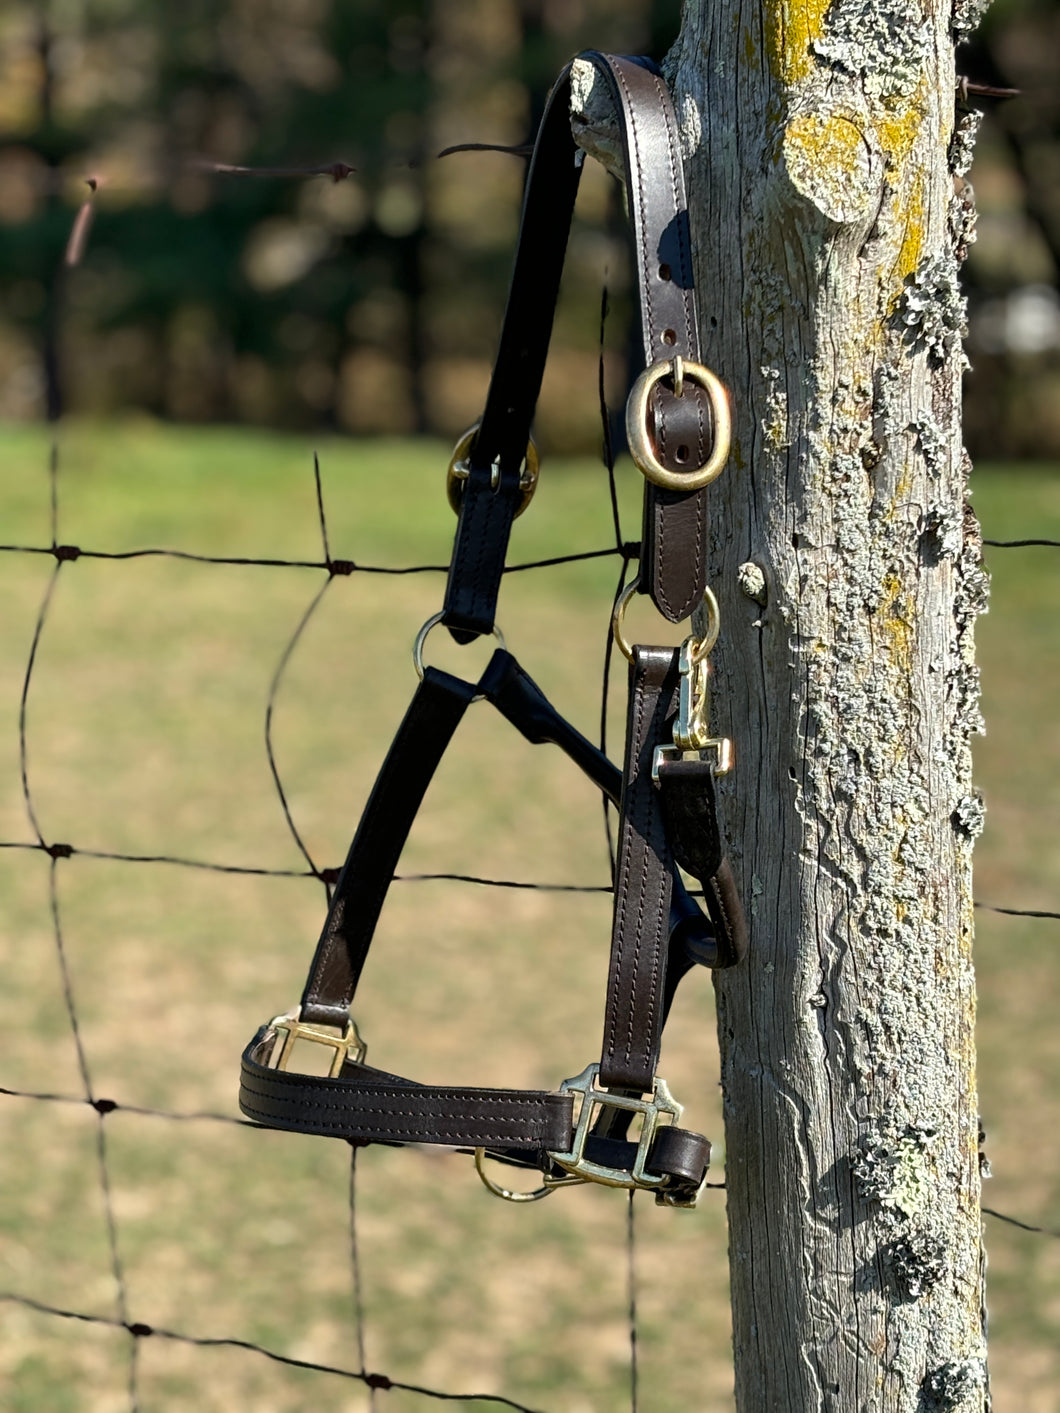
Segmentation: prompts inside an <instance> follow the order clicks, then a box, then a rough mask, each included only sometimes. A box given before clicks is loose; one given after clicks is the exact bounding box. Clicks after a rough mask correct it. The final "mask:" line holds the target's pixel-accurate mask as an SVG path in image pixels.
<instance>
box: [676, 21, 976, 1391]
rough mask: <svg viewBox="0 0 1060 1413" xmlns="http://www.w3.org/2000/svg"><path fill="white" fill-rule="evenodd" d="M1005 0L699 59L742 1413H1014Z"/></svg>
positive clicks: (731, 1200)
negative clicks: (993, 1332)
mask: <svg viewBox="0 0 1060 1413" xmlns="http://www.w3.org/2000/svg"><path fill="white" fill-rule="evenodd" d="M977 9H978V7H977V5H976V0H971V2H970V3H966V4H964V5H963V7H962V6H961V4H960V0H958V12H957V13H956V14H955V13H952V12H951V9H950V5H949V4H948V3H946V4H940V3H938V2H937V0H928V3H927V7H926V9H921V6H920V4H919V3H918V2H917V0H833V3H832V4H831V5H828V4H827V3H825V0H810V3H807V4H805V5H803V4H795V3H793V0H711V3H710V4H707V3H705V0H688V3H687V4H686V7H685V14H684V21H683V28H682V32H681V35H680V38H679V40H678V42H677V44H676V45H675V47H674V49H673V51H672V52H671V55H670V56H669V60H668V75H669V77H670V79H671V86H672V88H673V91H674V97H675V104H676V107H677V112H678V117H679V120H680V122H681V124H682V130H683V137H684V140H685V143H686V153H687V171H688V178H689V182H690V203H691V213H692V231H693V241H694V245H695V247H696V260H697V278H698V290H699V300H700V303H699V310H700V319H701V325H702V330H701V332H702V337H703V346H704V349H705V359H706V361H707V362H709V363H710V364H711V365H712V366H713V367H714V369H715V370H716V371H717V372H718V373H719V374H720V375H721V376H722V377H723V378H724V379H725V380H726V382H727V383H728V385H729V387H730V388H731V390H732V393H733V401H734V408H735V429H736V434H735V441H734V451H733V456H732V460H731V462H730V465H729V468H728V470H727V471H726V473H725V475H724V476H723V477H722V479H721V480H720V481H719V483H718V486H717V489H716V491H715V492H713V505H712V512H713V513H712V522H713V528H712V555H713V558H712V571H711V582H712V583H713V585H714V588H715V591H716V593H717V596H718V598H719V600H720V602H721V609H722V633H721V640H720V643H719V646H718V648H717V649H716V651H715V654H714V659H713V660H714V679H713V681H714V685H713V703H712V707H713V721H712V724H713V726H714V728H715V729H716V730H719V731H722V732H724V733H725V734H727V735H730V736H731V737H732V738H733V740H734V742H735V745H736V752H737V758H736V760H737V763H736V769H735V771H734V773H733V774H732V775H731V776H730V777H728V778H727V779H726V781H725V782H724V783H723V789H724V792H725V793H724V798H723V808H724V813H725V817H726V822H727V826H728V832H729V837H730V842H731V848H732V854H733V857H734V861H735V863H736V866H737V869H738V873H739V876H740V878H741V882H742V890H743V896H744V898H745V900H746V902H747V904H748V906H749V910H750V913H751V929H752V941H751V955H750V959H749V961H748V963H747V964H746V965H744V966H742V967H740V968H739V969H737V970H736V971H734V972H733V973H731V974H730V973H723V974H721V975H719V977H718V980H717V996H718V1033H719V1037H720V1044H721V1051H722V1059H723V1087H724V1099H725V1123H726V1129H725V1133H726V1165H725V1171H726V1181H727V1186H728V1194H727V1201H728V1211H729V1223H730V1256H731V1280H732V1307H733V1319H734V1345H735V1362H736V1404H737V1408H738V1409H739V1410H740V1413H766V1410H778V1411H779V1410H783V1413H803V1410H811V1409H813V1410H825V1409H828V1410H841V1413H855V1410H857V1413H862V1410H865V1413H868V1410H873V1413H891V1411H892V1410H894V1413H897V1411H898V1410H901V1413H958V1410H959V1413H970V1410H983V1409H986V1408H988V1407H989V1392H988V1383H987V1373H986V1358H985V1339H984V1328H983V1318H982V1285H981V1269H982V1245H981V1224H980V1214H979V1166H978V1143H977V1135H978V1116H977V1102H976V1090H975V1072H974V1041H973V1026H974V1013H975V991H974V978H973V971H972V957H971V950H972V894H971V851H972V843H973V839H974V837H975V836H976V835H977V834H978V832H979V830H980V828H981V823H982V804H981V801H980V800H979V798H978V796H977V795H976V793H975V791H974V790H973V787H972V781H971V756H970V750H969V734H970V733H971V732H973V731H976V730H978V729H980V717H979V712H978V705H977V696H978V684H977V669H976V667H975V665H974V653H973V644H972V632H973V625H974V621H975V617H976V615H977V614H978V613H980V612H982V611H983V609H984V607H985V599H986V579H985V576H984V573H983V570H982V568H981V564H980V554H979V538H978V529H977V525H976V522H975V519H974V516H972V515H971V512H970V511H969V510H967V509H966V504H965V493H966V480H967V469H968V468H967V458H966V457H965V456H964V454H963V451H962V445H961V435H960V380H961V372H962V366H963V354H962V350H961V334H962V332H963V301H962V299H961V296H960V293H959V290H958V285H957V266H958V258H959V254H960V252H962V251H963V248H964V246H965V245H966V244H967V241H968V239H969V237H970V225H971V222H972V220H973V219H974V217H973V214H972V212H971V210H970V203H969V198H968V195H967V193H964V194H962V195H960V196H955V183H954V178H955V176H963V171H964V170H965V169H966V168H967V165H968V160H969V159H970V144H971V140H972V138H973V136H974V132H973V130H972V126H971V124H970V123H969V122H967V121H964V122H963V123H962V124H960V125H959V126H958V128H957V130H956V131H955V104H954V64H953V44H954V35H953V29H954V27H956V29H957V30H958V31H960V30H961V29H969V28H971V26H972V25H973V24H974V23H975V21H976V20H977V18H978V13H977ZM957 117H958V118H959V115H957Z"/></svg>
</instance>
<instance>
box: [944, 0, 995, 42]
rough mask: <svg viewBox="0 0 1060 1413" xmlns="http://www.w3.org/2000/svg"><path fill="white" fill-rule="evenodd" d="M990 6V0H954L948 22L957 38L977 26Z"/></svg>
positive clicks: (970, 31) (969, 32)
mask: <svg viewBox="0 0 1060 1413" xmlns="http://www.w3.org/2000/svg"><path fill="white" fill-rule="evenodd" d="M989 8H990V0H954V3H953V16H952V18H951V20H950V24H951V25H952V26H953V32H954V34H956V35H957V36H958V38H963V36H964V35H967V34H971V33H972V31H973V30H975V29H978V28H979V22H980V20H981V19H982V18H983V16H984V15H985V14H986V12H987V10H988V9H989Z"/></svg>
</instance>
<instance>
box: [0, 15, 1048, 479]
mask: <svg viewBox="0 0 1060 1413" xmlns="http://www.w3.org/2000/svg"><path fill="white" fill-rule="evenodd" d="M680 8H681V7H680V0H358V2H357V3H356V4H349V3H340V0H298V3H296V4H295V3H288V4H281V3H279V0H187V3H185V4H183V5H181V6H171V5H164V6H159V5H157V4H156V3H155V0H35V2H34V0H21V3H20V0H8V4H7V6H6V7H4V10H3V12H2V14H0V413H5V414H7V415H37V414H39V413H41V412H45V411H46V412H47V413H48V415H53V416H54V415H55V414H56V412H57V411H58V408H59V406H60V404H61V403H62V402H63V401H64V400H65V401H66V402H67V403H68V404H69V405H70V406H71V407H73V408H80V409H89V408H91V409H95V410H107V409H108V408H115V407H126V406H135V407H141V408H145V409H147V410H149V411H151V412H153V413H156V414H158V415H164V416H171V417H178V418H195V419H236V420H252V421H261V422H267V423H272V424H283V425H293V426H311V425H316V424H323V425H330V426H340V427H345V428H349V429H352V430H358V431H386V430H389V431H394V432H400V431H412V430H425V429H431V430H434V431H443V432H446V433H450V432H456V431H459V430H461V428H462V427H463V426H464V425H466V423H467V422H468V421H470V420H471V419H472V418H473V417H474V416H475V415H476V413H477V410H478V407H479V405H480V403H481V399H482V395H483V392H484V389H485V382H486V378H487V377H488V365H489V361H490V358H491V356H492V352H493V345H494V340H495V338H496V331H497V328H498V325H499V321H500V316H501V312H502V309H503V303H504V295H505V288H506V284H507V278H508V271H509V266H510V261H511V250H512V244H513V240H514V234H515V224H516V220H517V215H518V207H519V200H520V193H521V188H522V182H523V177H524V173H525V167H526V164H525V161H524V160H523V159H521V158H519V157H511V156H504V155H500V154H494V153H462V154H459V155H457V156H454V157H451V158H447V159H446V160H445V161H442V162H437V161H435V160H434V159H435V156H436V154H437V153H438V152H439V151H440V150H441V149H442V148H444V147H447V146H449V145H452V144H454V143H466V142H476V141H477V142H492V143H504V144H525V143H527V142H528V141H529V140H530V138H531V137H532V134H533V131H534V128H535V125H536V119H537V116H538V114H539V113H540V110H541V107H542V105H543V103H544V99H545V95H546V94H547V91H548V87H549V85H550V83H551V82H552V80H553V78H554V76H555V74H556V73H557V72H558V71H559V68H560V67H561V65H562V64H563V63H564V62H565V61H566V60H567V59H568V58H569V57H570V55H571V54H572V53H574V52H576V51H577V50H578V49H580V48H583V47H593V48H600V49H610V50H614V51H617V52H625V53H634V52H648V53H651V54H654V55H655V57H661V56H662V54H663V53H664V52H665V51H666V50H667V49H668V47H669V46H670V44H671V43H672V41H673V39H674V37H675V35H676V33H677V29H678V24H679V18H680ZM1056 23H1057V16H1056V13H1055V7H1054V6H1053V4H1052V0H996V4H995V6H994V9H993V11H992V12H991V15H990V17H989V18H988V21H987V24H986V26H985V27H984V31H983V37H982V38H981V39H977V41H976V45H975V46H974V47H968V48H964V49H962V51H961V58H962V67H963V69H964V71H965V72H967V73H968V74H969V76H970V77H972V78H979V79H984V78H985V79H986V80H987V81H990V79H991V78H994V79H995V81H997V80H998V79H1000V80H1001V81H1003V82H1004V81H1007V82H1009V83H1011V84H1012V85H1013V86H1018V87H1020V88H1022V89H1023V90H1024V95H1023V97H1021V98H1020V99H1018V100H1016V101H1014V102H1012V103H1010V104H1007V105H1001V104H995V105H992V107H993V108H996V110H997V111H996V114H995V113H994V112H993V111H991V113H990V115H989V117H988V129H989V126H990V124H995V132H994V140H993V141H991V135H990V132H989V131H988V132H987V134H986V140H985V141H984V143H983V145H982V158H981V163H980V164H977V168H976V172H975V173H973V176H974V179H975V181H976V183H977V186H979V183H980V176H979V172H980V168H981V169H982V173H983V176H982V190H981V192H980V196H981V203H980V204H981V206H982V208H983V211H984V218H983V221H982V223H981V231H982V235H981V240H980V244H979V246H978V247H973V250H972V257H971V260H970V261H969V266H968V271H969V282H970V285H971V293H972V298H973V305H972V312H973V333H974V330H975V327H976V325H975V319H976V317H977V314H978V311H979V310H980V309H981V308H986V311H987V315H988V316H989V315H990V307H989V301H990V300H992V299H994V300H996V299H998V298H1003V297H1007V296H1008V294H1009V293H1010V292H1011V290H1012V289H1014V288H1016V287H1017V286H1019V285H1021V284H1027V283H1034V282H1038V283H1040V282H1041V281H1043V280H1044V281H1046V282H1049V281H1055V274H1056V271H1055V266H1056V249H1057V243H1058V241H1060V204H1058V199H1057V196H1056V193H1057V191H1060V181H1058V180H1056V177H1057V176H1058V175H1060V174H1058V173H1056V172H1055V171H1054V168H1055V166H1056V164H1057V162H1058V160H1060V158H1058V156H1057V153H1058V151H1060V149H1058V147H1057V144H1056V141H1055V138H1056V132H1055V129H1056V120H1057V102H1058V100H1057V97H1056V95H1057V92H1058V89H1057V85H1056V83H1055V77H1054V60H1053V56H1054V55H1055V52H1056V41H1057V38H1058V37H1060V36H1058V35H1057V31H1056ZM972 101H973V102H975V101H978V100H976V99H974V98H973V99H972ZM984 102H985V103H986V104H987V105H990V100H984ZM335 161H341V162H346V163H349V164H350V165H351V166H353V167H355V168H356V171H355V172H354V174H353V175H352V176H350V177H348V178H346V179H345V180H342V181H340V182H334V181H332V180H331V179H329V178H328V177H326V176H317V177H307V178H302V179H298V178H291V177H250V176H234V175H220V174H217V173H211V171H210V170H209V165H210V164H211V163H212V164H214V165H216V164H223V165H228V166H250V167H264V168H273V169H275V168H285V169H289V168H304V167H317V166H320V165H326V164H329V163H332V162H335ZM89 175H95V176H98V177H99V178H100V179H101V183H102V185H101V189H100V192H99V195H98V198H97V203H96V204H97V218H96V222H95V227H94V230H93V232H92V237H91V240H90V242H89V244H88V246H87V252H86V255H85V259H84V262H83V264H82V266H81V268H79V269H76V270H72V271H68V272H67V273H66V276H65V277H64V278H63V280H62V281H58V280H57V279H56V278H55V272H56V271H57V270H59V269H60V266H61V261H62V253H63V249H64V246H65V242H66V239H67V236H68V233H69V229H70V224H71V221H72V219H73V215H74V211H75V209H76V206H77V204H78V203H79V202H80V200H81V199H82V196H83V194H84V185H83V182H84V178H85V177H86V176H89ZM1006 183H1007V185H1006ZM584 187H585V190H584V192H583V198H582V202H581V207H580V214H579V220H578V222H577V223H576V227H575V232H574V236H573V238H572V246H571V265H570V278H569V280H568V281H567V286H566V290H565V297H564V303H563V304H562V305H561V308H560V311H559V317H558V320H557V325H556V337H555V343H556V350H557V359H556V367H557V369H558V370H559V372H558V374H557V378H558V383H559V384H560V391H563V389H564V387H565V385H566V384H567V383H569V381H570V379H571V378H579V379H580V378H585V379H586V382H587V386H589V385H591V382H592V378H593V374H592V370H591V365H592V362H593V360H595V356H596V355H595V343H594V340H595V329H596V322H597V321H596V313H595V311H596V306H597V303H598V300H599V287H600V282H601V280H602V279H603V278H604V273H605V271H606V278H607V283H608V287H609V291H610V293H611V295H612V302H613V305H614V308H615V311H616V313H615V318H614V320H613V321H612V322H613V323H614V329H613V331H612V334H611V336H610V338H611V342H612V344H613V347H614V349H615V356H616V359H617V360H618V362H619V363H621V362H622V361H623V356H622V355H623V354H624V352H625V350H624V338H623V335H622V329H624V327H625V323H626V310H625V307H624V284H625V281H626V275H625V273H624V270H625V256H624V254H623V245H624V242H625V231H624V222H623V221H622V220H621V219H619V213H618V207H617V204H616V203H617V201H618V194H617V189H616V188H615V187H614V186H613V184H611V183H610V182H609V181H608V180H605V179H603V178H601V177H600V176H599V174H595V175H593V176H592V177H590V178H589V179H588V180H587V181H586V182H585V183H584ZM995 188H996V191H995ZM998 193H1000V194H999V195H998ZM1013 193H1015V194H1013ZM992 203H993V205H992ZM1006 203H1007V205H1006ZM1002 207H1004V209H1003V210H1002V209H1001V208H1002ZM995 208H996V209H995ZM1014 231H1015V232H1016V234H1015V235H1014V234H1013V232H1014ZM995 235H996V239H995V238H994V237H995ZM1050 252H1051V254H1050ZM60 306H61V307H60ZM1043 307H1044V306H1043ZM995 322H996V320H995ZM1028 357H1030V358H1031V362H1032V363H1033V367H1034V369H1035V370H1040V369H1041V368H1043V367H1044V368H1045V369H1046V371H1047V372H1048V369H1049V367H1050V366H1052V365H1051V364H1050V359H1052V363H1053V364H1056V363H1057V361H1058V358H1060V355H1058V353H1057V352H1056V351H1055V350H1054V351H1053V352H1049V351H1048V350H1046V351H1044V352H1040V353H1038V354H1035V355H1033V356H1031V355H1027V354H1022V353H1013V352H1011V351H1002V352H991V351H988V350H987V349H985V348H982V347H979V346H977V345H976V344H975V342H974V340H973V360H974V362H975V364H976V370H975V373H974V375H973V376H974V377H975V379H977V380H978V382H979V384H981V385H982V387H981V389H980V388H978V387H977V397H976V399H975V402H976V407H975V409H973V415H972V416H971V417H970V419H969V436H970V438H971V441H972V443H973V446H974V444H975V443H976V441H979V442H980V443H982V444H984V445H986V435H987V433H988V432H989V434H990V436H991V440H990V442H989V449H990V450H991V451H992V452H994V453H995V454H996V453H999V452H1001V451H1004V450H1006V445H1005V444H1004V443H1003V442H999V441H998V439H997V428H998V427H999V426H1000V427H1001V428H1003V429H1006V430H1005V436H1006V437H1007V438H1008V446H1009V447H1016V446H1018V447H1019V449H1021V450H1025V449H1027V437H1028V436H1030V435H1031V433H1029V432H1028V431H1027V430H1026V429H1027V428H1028V427H1030V426H1033V428H1034V429H1035V430H1034V432H1033V436H1034V437H1037V438H1038V441H1039V442H1042V438H1043V437H1045V438H1047V437H1048V436H1050V435H1053V436H1054V443H1053V445H1054V446H1055V447H1057V448H1060V419H1057V421H1058V425H1057V426H1056V427H1055V429H1054V431H1053V432H1050V431H1049V429H1048V428H1045V429H1044V431H1043V430H1042V428H1041V426H1040V424H1041V422H1042V418H1043V415H1044V414H1041V413H1037V414H1036V418H1037V420H1035V418H1031V419H1030V421H1029V422H1028V419H1027V417H1026V416H1024V415H1023V413H1022V412H1020V413H1017V414H1012V415H1010V414H1009V413H1008V412H1007V411H1006V410H1005V409H1004V408H1002V407H1001V406H1000V402H999V400H1000V398H1001V397H1002V394H1006V395H1008V392H1009V390H1012V391H1013V396H1014V395H1015V394H1016V393H1020V390H1021V388H1025V387H1027V386H1030V385H1031V384H1030V383H1028V380H1027V360H1028ZM617 376H618V375H617V373H616V377H617ZM1037 376H1038V372H1036V373H1035V377H1037ZM1057 376H1060V372H1058V373H1057ZM1031 382H1033V379H1031ZM550 386H551V385H550V384H546V388H545V395H544V398H543V401H542V414H541V417H542V423H543V426H544V428H545V430H546V432H548V431H550V432H551V435H552V436H553V438H554V440H558V441H559V442H560V443H565V444H567V445H579V446H583V447H585V446H590V445H593V444H594V443H595V437H596V429H595V420H594V416H595V415H594V413H593V411H592V399H591V397H587V398H585V399H581V400H579V403H580V411H579V410H578V409H572V404H571V399H569V398H566V399H561V397H560V396H559V395H558V394H555V395H554V394H553V393H551V392H550ZM617 391H618V390H616V398H617ZM980 391H981V393H982V395H979V393H980ZM1021 395H1023V394H1021ZM1058 400H1060V399H1058ZM563 401H565V403H566V406H562V405H561V402H563ZM1012 405H1013V406H1016V405H1017V404H1016V403H1013V404H1012ZM988 410H989V411H988ZM575 411H578V416H577V417H576V416H575V415H574V412H575ZM980 413H982V416H980ZM1021 427H1022V428H1023V429H1024V430H1022V431H1021V430H1020V428H1021ZM1021 437H1022V438H1023V440H1022V441H1020V438H1021ZM1036 444H1037V443H1036ZM1032 449H1033V448H1032ZM1040 449H1041V450H1046V449H1048V448H1047V446H1046V445H1045V444H1044V442H1042V444H1041V448H1040Z"/></svg>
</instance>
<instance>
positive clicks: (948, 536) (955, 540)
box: [924, 505, 964, 559]
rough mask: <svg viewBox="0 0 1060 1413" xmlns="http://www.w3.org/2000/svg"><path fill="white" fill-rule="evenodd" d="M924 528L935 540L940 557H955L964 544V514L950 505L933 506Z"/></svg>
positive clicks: (925, 517)
mask: <svg viewBox="0 0 1060 1413" xmlns="http://www.w3.org/2000/svg"><path fill="white" fill-rule="evenodd" d="M924 528H925V530H927V532H928V534H929V535H931V537H932V539H933V540H934V542H935V548H936V551H937V553H938V555H939V558H940V559H956V558H957V556H958V555H959V554H960V552H961V549H962V548H963V546H964V516H963V515H962V514H961V512H960V511H959V510H957V509H956V508H955V507H954V506H952V505H937V506H933V507H932V508H931V509H930V510H928V512H927V513H926V514H925V516H924Z"/></svg>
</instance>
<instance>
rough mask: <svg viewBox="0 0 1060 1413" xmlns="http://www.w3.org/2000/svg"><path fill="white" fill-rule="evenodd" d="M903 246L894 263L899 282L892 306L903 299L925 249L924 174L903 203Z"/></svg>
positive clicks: (914, 182)
mask: <svg viewBox="0 0 1060 1413" xmlns="http://www.w3.org/2000/svg"><path fill="white" fill-rule="evenodd" d="M903 205H904V210H903V213H902V244H901V246H900V247H899V250H898V259H897V260H896V261H895V262H894V274H895V276H896V277H897V280H898V290H897V291H896V292H895V293H894V294H893V295H892V299H891V302H892V305H893V304H896V303H897V301H898V299H899V298H900V297H901V293H902V286H903V285H904V284H905V281H906V277H907V276H909V275H911V274H912V273H913V271H914V270H915V269H916V267H917V266H918V265H919V264H920V256H921V253H922V251H923V249H924V174H923V172H917V174H916V177H915V178H914V180H913V187H912V190H911V191H910V193H909V195H908V197H907V198H906V200H905V202H904V203H903Z"/></svg>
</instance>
